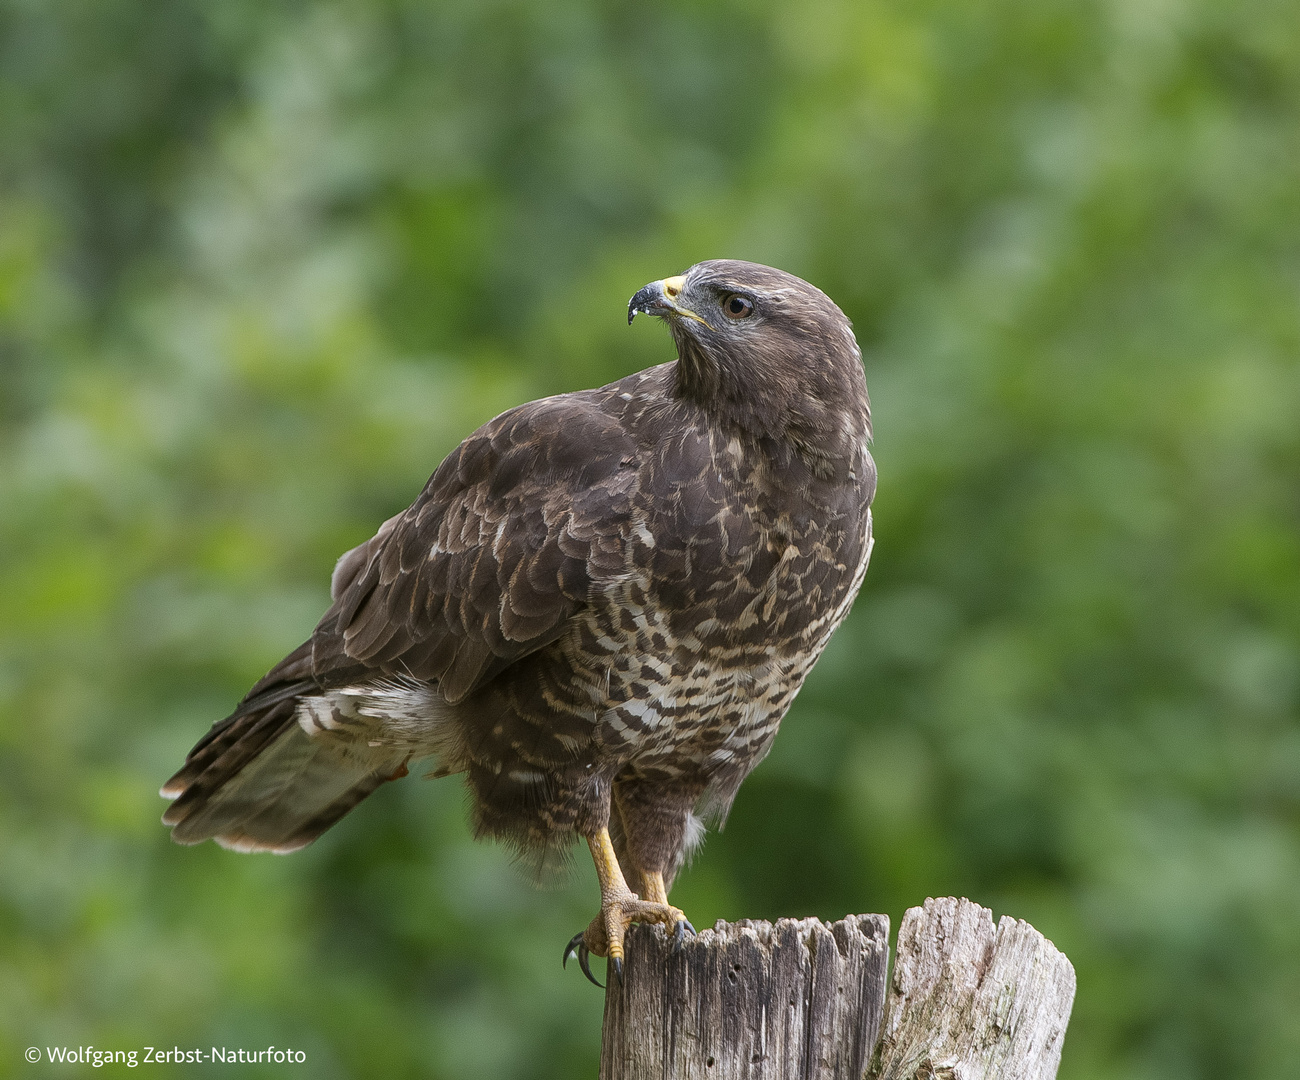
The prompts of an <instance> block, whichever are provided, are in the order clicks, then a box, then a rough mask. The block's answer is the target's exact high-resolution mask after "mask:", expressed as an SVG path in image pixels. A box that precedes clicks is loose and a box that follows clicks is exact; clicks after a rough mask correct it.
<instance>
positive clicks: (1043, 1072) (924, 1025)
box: [870, 897, 1074, 1080]
mask: <svg viewBox="0 0 1300 1080" xmlns="http://www.w3.org/2000/svg"><path fill="white" fill-rule="evenodd" d="M1073 1002H1074V967H1073V966H1072V965H1071V964H1070V961H1069V960H1067V959H1066V958H1065V956H1064V955H1063V954H1062V953H1060V952H1059V951H1057V949H1056V947H1055V946H1054V945H1053V944H1052V943H1051V942H1050V941H1048V940H1047V939H1046V938H1045V937H1043V935H1042V934H1040V933H1039V932H1038V931H1037V930H1035V929H1034V928H1033V927H1032V926H1030V925H1029V924H1028V923H1026V922H1022V921H1021V920H1019V919H1013V918H1011V917H1010V916H1007V915H1004V916H1003V917H1002V919H1001V920H1000V921H999V922H998V925H997V928H996V929H995V928H994V926H993V913H992V912H991V911H989V910H988V909H987V908H982V907H980V906H979V905H978V904H975V903H972V902H971V901H969V900H956V899H953V898H952V897H946V898H944V899H941V900H927V901H926V902H925V906H924V907H919V908H912V909H910V910H909V911H908V912H907V914H906V915H904V916H903V923H902V925H901V926H900V927H899V928H898V948H897V955H896V956H895V959H894V974H893V978H892V980H891V984H890V990H889V1000H888V1004H887V1008H886V1016H885V1023H884V1030H883V1031H882V1032H881V1039H880V1046H879V1047H878V1049H877V1052H876V1055H875V1061H874V1062H873V1067H872V1070H871V1074H870V1076H871V1080H1052V1078H1053V1077H1055V1076H1056V1068H1057V1065H1058V1064H1059V1063H1060V1060H1061V1043H1062V1041H1063V1040H1064V1038H1065V1027H1066V1024H1067V1023H1068V1022H1069V1019H1070V1008H1071V1006H1072V1004H1073Z"/></svg>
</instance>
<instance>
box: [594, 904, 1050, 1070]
mask: <svg viewBox="0 0 1300 1080" xmlns="http://www.w3.org/2000/svg"><path fill="white" fill-rule="evenodd" d="M888 938H889V920H888V919H887V918H886V917H885V916H884V915H854V916H849V917H848V918H846V919H842V920H840V921H839V922H837V923H834V924H833V925H831V926H827V925H826V924H824V923H822V922H820V921H819V920H817V919H798V920H796V919H781V920H779V921H778V922H777V923H776V925H775V926H773V925H772V924H771V923H766V922H749V921H745V922H739V923H735V924H729V923H721V922H720V923H719V924H718V925H717V926H716V927H714V928H713V929H712V930H705V931H703V932H702V933H701V934H699V935H698V936H697V937H695V938H693V939H691V940H689V941H687V943H686V944H685V946H684V947H683V948H682V949H681V950H680V951H679V952H674V951H673V949H672V944H671V941H670V940H669V938H668V937H667V935H666V934H665V933H664V932H663V930H662V929H661V928H659V927H648V926H637V927H634V928H633V930H632V931H631V932H630V933H629V935H628V939H627V946H628V952H627V964H626V968H625V976H624V981H623V983H622V984H621V985H620V984H618V983H617V982H614V983H612V984H611V985H610V986H609V987H608V989H607V990H606V995H605V1024H604V1040H603V1046H602V1053H601V1063H600V1077H601V1080H741V1078H744V1080H863V1077H864V1076H865V1077H867V1078H868V1080H1051V1078H1052V1077H1054V1076H1055V1075H1056V1068H1057V1065H1058V1063H1059V1062H1060V1058H1061V1042H1062V1039H1063V1037H1064V1035H1065V1027H1066V1024H1067V1022H1068V1021H1069V1017H1070V1007H1071V1005H1072V1004H1073V1001H1074V968H1073V967H1072V966H1071V965H1070V962H1069V960H1067V959H1066V958H1065V956H1063V955H1062V954H1061V953H1060V952H1058V951H1057V949H1056V948H1055V946H1053V945H1052V943H1051V942H1050V941H1048V940H1047V939H1046V938H1044V937H1043V936H1042V935H1041V934H1039V933H1038V932H1037V931H1036V930H1035V929H1034V928H1033V927H1032V926H1029V925H1028V924H1027V923H1024V922H1021V921H1019V920H1017V919H1012V918H1008V917H1003V919H1002V920H1001V921H1000V922H999V924H998V925H997V927H996V928H995V927H994V925H993V918H992V913H991V912H990V911H989V910H988V909H987V908H982V907H980V906H979V905H978V904H974V903H972V902H971V901H969V900H957V899H953V898H946V899H941V900H927V901H926V902H925V905H924V906H923V907H919V908H912V909H911V910H909V911H908V912H907V914H906V915H904V917H903V924H902V926H901V927H900V928H899V932H898V953H897V957H896V959H895V961H894V972H893V978H892V979H891V980H889V981H888V983H887V980H886V968H887V962H888ZM887 989H888V993H886V990H887ZM882 1021H883V1023H882Z"/></svg>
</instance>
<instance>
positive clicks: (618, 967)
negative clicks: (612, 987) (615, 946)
mask: <svg viewBox="0 0 1300 1080" xmlns="http://www.w3.org/2000/svg"><path fill="white" fill-rule="evenodd" d="M609 969H610V970H611V971H612V972H613V973H614V978H616V979H617V980H618V981H619V982H620V983H622V981H623V958H622V957H621V956H611V957H610V958H609Z"/></svg>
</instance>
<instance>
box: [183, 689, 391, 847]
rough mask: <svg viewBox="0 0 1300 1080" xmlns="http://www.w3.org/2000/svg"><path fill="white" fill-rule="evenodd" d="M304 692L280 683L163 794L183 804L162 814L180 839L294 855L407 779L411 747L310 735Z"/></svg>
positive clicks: (242, 711)
mask: <svg viewBox="0 0 1300 1080" xmlns="http://www.w3.org/2000/svg"><path fill="white" fill-rule="evenodd" d="M311 688H312V689H317V688H316V687H315V686H314V684H312V685H311ZM304 689H305V687H304V686H302V685H300V684H298V685H295V686H294V687H293V689H292V691H291V690H290V688H289V687H274V688H271V689H269V690H268V691H266V692H264V693H263V694H259V695H257V696H255V697H253V698H251V699H249V700H247V701H245V702H244V703H242V704H241V706H240V708H239V709H238V710H236V712H235V713H234V714H233V715H232V716H231V717H229V718H228V719H227V720H225V721H223V722H222V723H221V724H218V725H216V726H215V727H214V728H213V730H212V731H211V732H209V733H208V735H207V736H206V737H205V738H204V739H203V740H202V741H200V742H199V744H198V745H197V746H196V747H195V748H194V750H193V751H191V753H190V756H189V758H187V760H186V762H185V765H184V766H183V767H182V768H181V770H180V771H179V772H178V773H177V774H176V775H175V776H173V777H172V778H171V779H170V780H168V781H167V783H166V784H165V785H164V786H163V789H162V794H163V795H164V796H165V797H167V798H173V799H175V801H174V802H173V803H172V805H171V806H170V807H169V808H168V809H167V812H166V813H165V814H164V815H163V823H164V824H165V825H170V826H171V827H172V839H174V840H176V841H177V842H179V843H182V844H197V843H200V842H201V841H203V840H208V839H213V840H216V842H217V843H218V844H221V845H222V846H223V847H229V848H234V849H236V850H239V851H277V852H288V851H295V850H297V849H298V848H301V847H305V846H306V845H307V844H309V843H311V842H312V841H313V840H315V839H316V838H317V837H318V836H320V835H321V833H323V832H324V831H325V830H326V829H328V828H329V827H330V826H331V825H333V824H334V823H335V822H336V821H338V820H339V818H341V817H342V816H343V815H344V814H346V813H347V812H348V811H349V810H351V809H352V808H353V807H354V806H356V805H357V803H359V802H361V800H362V799H364V798H365V797H366V796H367V795H369V794H370V793H371V792H373V791H374V790H375V789H376V788H377V787H379V785H380V784H382V783H384V781H386V780H390V779H394V778H395V777H396V776H397V775H404V765H405V762H406V759H407V757H408V756H409V751H407V750H402V749H399V748H396V747H392V746H371V745H370V744H369V742H368V741H367V740H365V739H364V738H361V737H358V736H357V735H355V734H346V733H342V732H339V733H335V732H322V733H317V734H314V735H309V734H308V733H307V732H306V731H305V730H304V729H303V727H302V726H301V725H300V724H299V723H298V721H297V716H296V710H297V701H298V697H299V696H301V694H302V692H303V690H304ZM318 692H319V691H318Z"/></svg>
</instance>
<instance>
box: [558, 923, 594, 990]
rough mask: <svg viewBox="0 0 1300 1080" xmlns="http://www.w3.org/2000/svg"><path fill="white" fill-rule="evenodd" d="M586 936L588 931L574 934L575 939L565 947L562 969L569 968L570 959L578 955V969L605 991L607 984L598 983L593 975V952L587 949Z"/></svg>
mask: <svg viewBox="0 0 1300 1080" xmlns="http://www.w3.org/2000/svg"><path fill="white" fill-rule="evenodd" d="M585 934H586V931H585V930H583V931H581V932H579V933H577V934H574V935H573V937H571V938H570V939H569V943H568V944H567V945H566V946H564V959H563V960H561V961H560V967H568V966H569V957H570V956H572V955H573V954H574V953H577V954H578V967H579V968H581V969H582V973H583V974H584V975H585V976H587V978H588V979H589V980H590V981H591V982H593V983H595V985H597V986H599V987H600V988H601V989H602V990H604V989H605V984H604V983H600V982H596V976H595V975H593V974H592V973H591V950H590V949H588V948H587V942H586V940H585V938H584V935H585Z"/></svg>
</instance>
